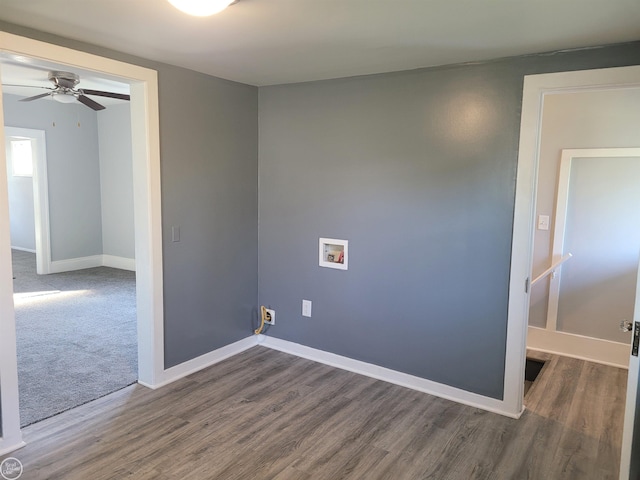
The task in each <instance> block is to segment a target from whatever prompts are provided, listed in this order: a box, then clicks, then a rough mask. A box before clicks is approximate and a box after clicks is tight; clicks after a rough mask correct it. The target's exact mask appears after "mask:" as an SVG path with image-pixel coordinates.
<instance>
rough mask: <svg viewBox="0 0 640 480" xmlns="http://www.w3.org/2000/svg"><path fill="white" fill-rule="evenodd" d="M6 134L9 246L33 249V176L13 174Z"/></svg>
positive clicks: (34, 242)
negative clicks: (9, 222)
mask: <svg viewBox="0 0 640 480" xmlns="http://www.w3.org/2000/svg"><path fill="white" fill-rule="evenodd" d="M5 135H6V136H7V143H6V146H7V156H6V158H7V189H8V193H9V220H10V221H11V225H10V228H11V247H15V248H19V249H23V250H30V251H35V249H36V227H35V207H34V199H33V177H32V176H29V177H22V176H14V175H13V158H12V155H11V143H10V142H11V137H9V132H7V131H5Z"/></svg>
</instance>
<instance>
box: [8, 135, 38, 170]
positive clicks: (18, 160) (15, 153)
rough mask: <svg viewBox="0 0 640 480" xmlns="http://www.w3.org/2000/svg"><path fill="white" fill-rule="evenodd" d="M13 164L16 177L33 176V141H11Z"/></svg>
mask: <svg viewBox="0 0 640 480" xmlns="http://www.w3.org/2000/svg"><path fill="white" fill-rule="evenodd" d="M11 164H12V165H13V176H14V177H32V176H33V153H32V151H31V140H29V139H20V140H11Z"/></svg>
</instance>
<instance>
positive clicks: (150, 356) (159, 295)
mask: <svg viewBox="0 0 640 480" xmlns="http://www.w3.org/2000/svg"><path fill="white" fill-rule="evenodd" d="M33 58H37V59H38V61H39V62H41V63H43V64H46V63H47V62H51V63H55V64H60V65H66V66H69V68H71V69H75V70H78V69H86V70H87V71H91V72H98V73H100V74H101V75H104V76H106V77H111V78H114V79H118V80H120V81H124V82H126V83H128V84H129V85H130V88H131V105H130V108H131V120H132V125H131V130H132V150H133V179H134V180H133V181H134V209H135V243H136V255H135V256H136V271H137V285H136V296H137V306H136V310H137V318H138V322H137V331H138V338H139V339H140V341H139V345H138V360H139V361H138V379H139V383H141V384H144V385H148V386H151V387H154V386H156V385H158V384H160V383H162V382H163V375H164V354H163V344H164V340H163V291H162V241H161V240H162V239H161V232H162V230H161V209H160V154H159V120H158V84H157V73H156V72H155V71H153V70H149V69H146V68H143V67H138V66H135V65H130V64H126V63H123V62H118V61H115V60H111V59H107V58H104V57H99V56H96V55H91V54H87V53H85V52H79V51H75V50H71V49H68V48H63V47H58V46H55V45H51V44H47V43H44V42H38V41H34V40H31V39H27V38H24V37H20V36H17V35H12V34H8V33H5V32H0V60H2V61H16V62H20V61H27V62H28V61H31V59H33ZM0 68H1V65H0ZM0 75H1V72H0ZM1 112H2V101H1V97H0V125H4V118H2V113H1ZM0 142H2V143H1V144H0V163H1V164H0V167H1V168H0V232H2V235H0V279H1V281H2V283H3V284H5V285H10V284H11V281H12V280H11V271H12V268H11V252H10V236H9V215H8V211H9V209H8V204H7V200H6V199H7V191H6V189H7V179H6V169H5V166H6V165H5V163H4V162H5V152H4V150H5V149H4V131H2V132H1V134H0ZM0 332H1V334H0V402H1V409H0V412H1V429H2V430H1V431H2V437H1V438H0V453H6V452H9V451H11V450H14V449H16V448H19V447H20V446H21V445H22V444H23V443H22V435H21V431H20V421H19V413H18V412H19V404H18V402H19V399H18V388H17V365H16V364H17V362H16V348H15V342H16V340H15V319H14V309H13V301H12V292H10V290H9V289H6V288H3V289H1V291H0Z"/></svg>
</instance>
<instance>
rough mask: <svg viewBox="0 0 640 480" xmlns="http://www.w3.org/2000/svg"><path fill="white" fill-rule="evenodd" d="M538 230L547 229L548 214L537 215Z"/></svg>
mask: <svg viewBox="0 0 640 480" xmlns="http://www.w3.org/2000/svg"><path fill="white" fill-rule="evenodd" d="M538 230H549V215H538Z"/></svg>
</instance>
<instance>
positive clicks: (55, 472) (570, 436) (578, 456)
mask: <svg viewBox="0 0 640 480" xmlns="http://www.w3.org/2000/svg"><path fill="white" fill-rule="evenodd" d="M625 386H626V371H624V370H621V369H617V368H612V367H606V366H602V365H596V364H592V363H587V362H583V361H580V360H574V359H568V358H562V357H549V360H548V361H547V363H546V364H545V367H544V368H543V370H542V372H541V373H540V376H539V377H538V379H537V380H536V382H535V383H534V384H533V386H532V388H531V389H530V391H529V393H528V394H527V396H526V398H525V403H526V404H527V407H528V409H527V411H526V412H525V413H524V414H523V416H522V418H521V419H520V420H513V419H509V418H506V417H503V416H500V415H496V414H492V413H488V412H485V411H482V410H479V409H476V408H471V407H467V406H464V405H460V404H456V403H454V402H450V401H447V400H443V399H440V398H436V397H432V396H430V395H426V394H423V393H419V392H416V391H412V390H409V389H406V388H403V387H399V386H395V385H391V384H388V383H385V382H382V381H378V380H374V379H371V378H368V377H364V376H360V375H356V374H353V373H350V372H346V371H342V370H339V369H336V368H332V367H329V366H326V365H322V364H319V363H315V362H312V361H309V360H305V359H301V358H297V357H293V356H290V355H287V354H284V353H280V352H277V351H273V350H269V349H267V348H264V347H255V348H252V349H251V350H248V351H247V352H245V353H243V354H240V355H238V356H235V357H233V358H231V359H229V360H226V361H224V362H222V363H219V364H217V365H214V366H213V367H210V368H208V369H206V370H203V371H201V372H199V373H196V374H194V375H191V376H189V377H188V378H185V379H182V380H180V381H177V382H175V383H173V384H171V385H169V386H167V387H164V388H161V389H159V390H155V391H152V390H149V389H146V388H145V387H141V386H137V385H135V386H131V387H127V388H125V389H124V390H121V391H119V392H116V393H114V394H111V395H109V396H107V397H104V398H102V399H99V400H96V401H95V402H92V403H90V404H86V405H84V406H82V407H79V408H77V409H74V410H72V411H69V412H66V413H64V414H62V415H58V416H56V417H53V418H51V419H48V420H45V421H44V422H41V423H37V424H35V425H32V426H30V427H28V428H26V429H25V430H24V436H25V440H26V442H27V443H28V445H27V446H26V447H25V448H23V449H21V450H18V451H16V452H13V453H12V454H11V456H13V457H16V458H18V459H19V460H21V461H22V463H23V464H24V474H23V476H22V477H21V479H24V480H30V479H65V480H100V479H122V478H131V479H136V480H146V479H159V480H175V479H223V480H231V479H241V480H248V479H277V480H286V479H292V480H304V479H328V480H336V479H343V478H345V479H346V478H350V479H365V480H374V479H390V480H399V479H435V480H454V479H460V480H468V479H500V480H511V479H513V480H521V479H540V480H554V479H562V480H567V479H580V480H588V479H597V480H603V479H609V478H610V479H614V478H617V474H618V462H619V453H620V439H621V431H622V418H623V407H624V394H625Z"/></svg>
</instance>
